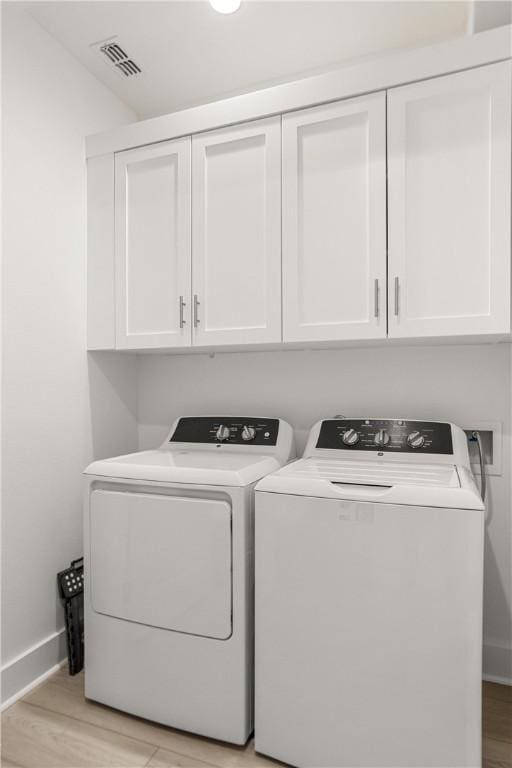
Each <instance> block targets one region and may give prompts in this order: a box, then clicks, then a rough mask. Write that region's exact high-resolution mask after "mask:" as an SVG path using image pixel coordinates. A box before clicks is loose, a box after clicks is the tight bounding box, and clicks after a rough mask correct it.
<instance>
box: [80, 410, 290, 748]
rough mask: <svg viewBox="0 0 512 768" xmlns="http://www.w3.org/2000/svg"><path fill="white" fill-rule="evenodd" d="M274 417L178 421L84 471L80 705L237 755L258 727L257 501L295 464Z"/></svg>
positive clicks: (283, 428)
mask: <svg viewBox="0 0 512 768" xmlns="http://www.w3.org/2000/svg"><path fill="white" fill-rule="evenodd" d="M292 435H293V433H292V429H291V427H290V426H289V425H288V424H286V422H284V421H281V420H279V419H270V418H259V417H258V418H254V417H243V418H238V417H222V418H219V417H186V418H181V419H178V420H177V421H176V422H175V423H174V424H173V426H172V429H171V431H170V433H169V435H168V437H167V439H166V440H165V442H164V444H163V445H162V446H161V447H160V449H158V450H153V451H142V452H140V453H134V454H130V455H127V456H119V457H117V458H112V459H107V460H103V461H95V462H93V463H92V464H91V465H90V466H89V467H88V468H87V469H86V471H85V500H84V533H85V593H84V600H85V603H84V613H85V695H86V696H87V697H88V698H90V699H94V700H96V701H100V702H103V703H104V704H108V705H109V706H112V707H116V708H117V709H121V710H124V711H126V712H131V713H133V714H135V715H139V716H140V717H144V718H148V719H150V720H154V721H157V722H159V723H163V724H166V725H170V726H173V727H175V728H181V729H184V730H187V731H193V732H194V733H198V734H202V735H205V736H210V737H212V738H215V739H221V740H224V741H230V742H234V743H237V744H243V743H245V741H246V740H247V738H248V736H249V735H250V733H251V731H252V729H253V707H252V698H253V683H252V681H253V568H254V559H253V557H254V543H253V522H254V521H253V501H254V494H253V489H254V485H255V483H256V482H257V481H258V480H259V479H261V478H262V477H263V476H264V475H265V474H267V473H268V472H272V471H274V470H276V469H278V468H279V467H280V466H281V465H283V464H284V463H285V462H287V461H288V460H289V459H290V458H291V457H292V455H293V454H292V451H293V437H292Z"/></svg>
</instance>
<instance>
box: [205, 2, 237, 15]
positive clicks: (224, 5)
mask: <svg viewBox="0 0 512 768" xmlns="http://www.w3.org/2000/svg"><path fill="white" fill-rule="evenodd" d="M240 3H241V0H210V5H211V7H212V8H214V9H215V10H216V11H218V12H219V13H234V12H235V11H238V9H239V8H240Z"/></svg>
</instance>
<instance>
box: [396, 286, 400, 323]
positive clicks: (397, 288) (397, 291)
mask: <svg viewBox="0 0 512 768" xmlns="http://www.w3.org/2000/svg"><path fill="white" fill-rule="evenodd" d="M399 294H400V279H399V278H398V277H395V315H396V316H397V317H398V312H399V309H400V303H399Z"/></svg>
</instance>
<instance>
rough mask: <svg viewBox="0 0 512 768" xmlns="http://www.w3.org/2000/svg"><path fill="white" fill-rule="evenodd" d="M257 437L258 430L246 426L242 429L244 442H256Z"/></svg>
mask: <svg viewBox="0 0 512 768" xmlns="http://www.w3.org/2000/svg"><path fill="white" fill-rule="evenodd" d="M255 437H256V430H255V429H254V427H248V426H244V428H243V429H242V440H245V441H249V440H254V438H255Z"/></svg>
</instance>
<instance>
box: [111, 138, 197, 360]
mask: <svg viewBox="0 0 512 768" xmlns="http://www.w3.org/2000/svg"><path fill="white" fill-rule="evenodd" d="M190 174H191V169H190V139H189V138H185V139H179V140H177V141H171V142H166V143H164V144H157V145H155V146H150V147H144V148H142V149H135V150H131V151H129V152H122V153H120V154H118V155H117V156H116V305H117V311H116V326H117V328H116V340H117V342H116V345H117V347H118V348H120V349H136V348H144V347H181V346H187V345H190V339H191V330H190V327H191V324H190Z"/></svg>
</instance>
